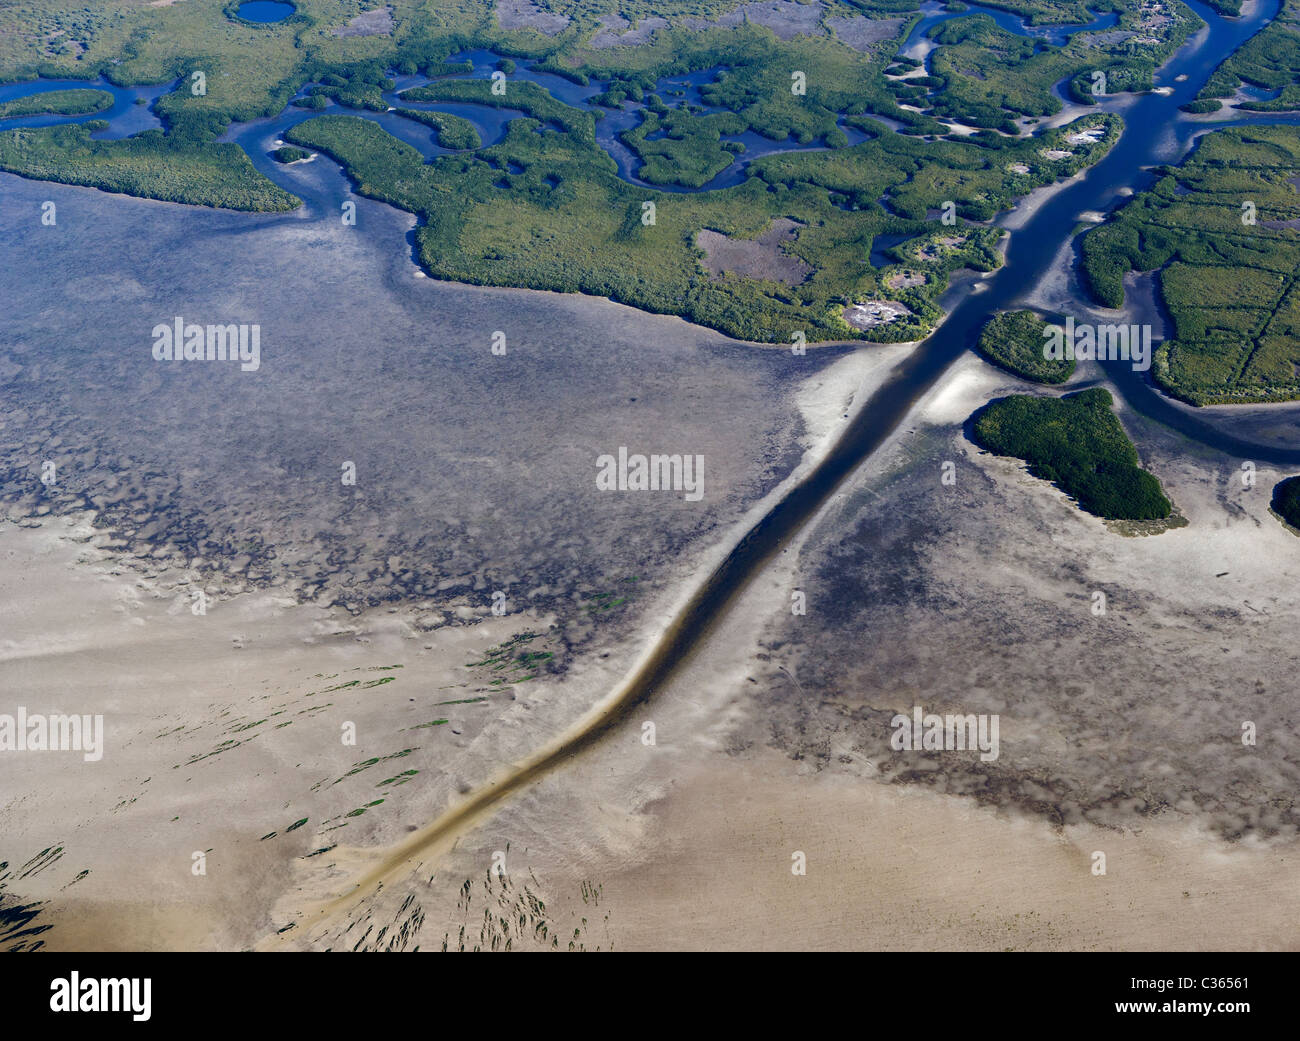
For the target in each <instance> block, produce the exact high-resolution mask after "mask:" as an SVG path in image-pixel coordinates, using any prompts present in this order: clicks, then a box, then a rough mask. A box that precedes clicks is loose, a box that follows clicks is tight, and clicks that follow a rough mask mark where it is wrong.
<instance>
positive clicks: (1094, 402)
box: [972, 387, 1173, 520]
mask: <svg viewBox="0 0 1300 1041" xmlns="http://www.w3.org/2000/svg"><path fill="white" fill-rule="evenodd" d="M1111 406H1112V400H1111V396H1110V392H1109V391H1107V390H1105V389H1104V388H1102V387H1094V388H1092V389H1090V390H1084V391H1080V392H1079V393H1077V394H1067V395H1066V396H1065V397H1061V398H1040V397H1031V396H1028V395H1023V394H1016V395H1012V396H1011V397H1006V398H1000V399H999V400H997V401H994V402H992V403H991V404H989V405H987V406H985V407H984V408H983V409H981V410H980V411H979V412H977V413H976V414H975V416H974V417H972V418H973V420H974V423H973V435H974V440H975V443H976V444H978V445H979V446H980V447H981V448H985V449H987V450H988V451H990V452H993V453H995V454H997V455H1008V456H1015V457H1016V458H1018V459H1023V460H1025V462H1027V463H1028V464H1029V472H1030V473H1032V474H1033V475H1034V476H1035V477H1039V478H1041V479H1043V480H1045V481H1051V482H1052V483H1053V484H1055V485H1056V486H1057V487H1058V488H1060V489H1061V491H1063V492H1065V494H1066V495H1069V496H1071V497H1072V498H1073V499H1074V500H1075V501H1076V502H1077V503H1078V504H1079V506H1080V508H1081V509H1083V510H1086V511H1087V512H1088V513H1091V514H1094V515H1095V516H1098V517H1102V518H1105V519H1107V520H1159V519H1163V518H1166V517H1168V516H1169V515H1170V514H1171V513H1172V512H1173V506H1172V505H1171V504H1170V502H1169V500H1168V499H1167V498H1166V497H1165V494H1164V490H1163V489H1162V488H1161V487H1160V482H1159V481H1158V480H1157V479H1156V478H1155V477H1154V476H1153V475H1151V474H1149V473H1147V472H1146V471H1145V470H1143V469H1142V468H1141V466H1140V465H1139V461H1138V454H1137V449H1136V448H1134V446H1133V442H1132V441H1130V440H1129V439H1128V435H1127V434H1125V433H1124V428H1123V427H1121V426H1120V423H1119V420H1118V419H1117V418H1116V417H1115V413H1114V412H1113V411H1112V409H1111Z"/></svg>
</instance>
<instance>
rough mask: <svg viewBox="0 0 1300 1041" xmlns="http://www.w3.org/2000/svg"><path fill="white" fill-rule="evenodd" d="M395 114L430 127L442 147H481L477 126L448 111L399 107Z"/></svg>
mask: <svg viewBox="0 0 1300 1041" xmlns="http://www.w3.org/2000/svg"><path fill="white" fill-rule="evenodd" d="M397 114H398V115H399V116H405V117H406V118H407V119H413V120H415V121H416V122H417V123H423V124H424V125H425V126H427V127H432V128H433V130H434V133H435V135H436V137H437V139H438V144H440V145H441V146H442V147H443V148H452V149H455V150H457V151H464V150H465V149H468V148H481V147H483V142H482V140H481V139H480V138H479V135H478V128H477V127H476V126H474V124H473V123H471V122H470V121H469V120H468V119H464V118H463V117H461V116H454V115H452V114H451V113H450V112H427V111H425V110H423V109H418V108H399V109H398V110H397Z"/></svg>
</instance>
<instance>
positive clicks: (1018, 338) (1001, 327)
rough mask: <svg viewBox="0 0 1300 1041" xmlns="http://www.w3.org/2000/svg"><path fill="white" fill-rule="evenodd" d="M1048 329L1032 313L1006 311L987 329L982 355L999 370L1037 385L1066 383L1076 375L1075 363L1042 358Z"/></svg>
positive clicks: (1045, 324)
mask: <svg viewBox="0 0 1300 1041" xmlns="http://www.w3.org/2000/svg"><path fill="white" fill-rule="evenodd" d="M1048 328H1049V326H1048V324H1047V323H1046V322H1045V321H1043V319H1042V318H1040V317H1039V316H1038V315H1036V314H1035V313H1034V312H1033V311H1003V312H1002V313H1000V314H996V315H994V316H993V317H992V318H991V319H990V320H989V323H988V324H987V325H986V326H984V331H983V332H982V333H981V334H980V338H979V345H978V346H979V352H980V353H981V354H982V355H984V357H985V358H987V359H988V360H989V361H991V362H992V363H993V364H994V365H997V366H998V367H999V368H1003V369H1006V370H1007V371H1008V372H1010V373H1012V374H1013V375H1016V376H1019V377H1020V378H1021V379H1026V380H1030V381H1031V382H1034V383H1045V384H1058V383H1065V382H1066V381H1067V380H1069V378H1070V377H1071V376H1073V375H1074V359H1073V358H1070V359H1061V360H1053V359H1050V358H1045V357H1043V343H1044V338H1043V333H1044V332H1045V331H1046V330H1047V329H1048Z"/></svg>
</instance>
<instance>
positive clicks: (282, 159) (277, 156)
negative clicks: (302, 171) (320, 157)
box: [271, 145, 311, 166]
mask: <svg viewBox="0 0 1300 1041" xmlns="http://www.w3.org/2000/svg"><path fill="white" fill-rule="evenodd" d="M271 157H272V158H273V159H274V160H275V161H276V162H277V163H284V164H285V165H286V166H287V165H288V164H289V163H301V162H303V161H305V160H307V159H310V158H311V153H310V152H309V151H307V149H305V148H299V147H298V146H297V145H281V146H280V147H279V148H277V149H275V150H274V151H272V152H271Z"/></svg>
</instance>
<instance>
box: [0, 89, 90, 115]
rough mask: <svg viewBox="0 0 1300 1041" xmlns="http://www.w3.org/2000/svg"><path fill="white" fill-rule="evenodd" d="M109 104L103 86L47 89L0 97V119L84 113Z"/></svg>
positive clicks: (88, 113)
mask: <svg viewBox="0 0 1300 1041" xmlns="http://www.w3.org/2000/svg"><path fill="white" fill-rule="evenodd" d="M112 107H113V95H112V94H110V93H109V92H108V91H106V90H90V89H86V90H82V89H73V90H47V91H45V92H43V93H41V94H31V95H28V96H27V97H25V98H14V99H13V100H12V101H0V119H14V118H16V117H18V116H85V115H90V114H92V113H95V112H103V111H104V110H105V109H108V108H112Z"/></svg>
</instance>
